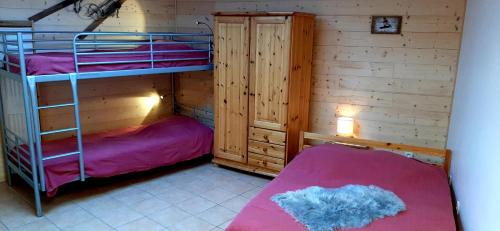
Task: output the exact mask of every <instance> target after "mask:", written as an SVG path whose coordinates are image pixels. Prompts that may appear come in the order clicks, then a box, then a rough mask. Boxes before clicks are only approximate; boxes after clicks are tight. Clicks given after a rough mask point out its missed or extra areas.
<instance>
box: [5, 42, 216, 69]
mask: <svg viewBox="0 0 500 231" xmlns="http://www.w3.org/2000/svg"><path fill="white" fill-rule="evenodd" d="M156 42H170V41H156ZM153 50H154V51H172V50H175V51H179V52H175V53H155V54H154V60H165V59H205V60H182V61H155V63H154V68H165V67H185V66H198V65H207V64H208V52H192V50H194V48H193V47H191V46H188V45H185V44H154V45H153ZM184 50H185V52H183V51H184ZM114 51H120V52H144V51H146V52H149V51H150V46H149V45H142V46H139V47H137V48H134V49H126V50H123V49H122V50H94V51H87V52H114ZM190 51H191V52H190ZM150 59H151V55H150V53H145V54H127V55H122V54H104V55H97V54H96V55H81V56H80V55H79V56H78V62H79V63H90V62H123V61H138V60H150ZM74 60H75V59H74V53H72V52H46V53H37V54H26V56H25V62H26V73H27V75H50V74H67V73H75V61H74ZM9 61H10V62H12V63H15V64H19V56H17V55H9ZM147 68H151V63H150V62H138V63H115V64H97V65H80V66H79V72H98V71H117V70H132V69H147ZM10 69H11V72H14V73H19V68H17V67H14V66H11V67H10Z"/></svg>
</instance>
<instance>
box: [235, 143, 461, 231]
mask: <svg viewBox="0 0 500 231" xmlns="http://www.w3.org/2000/svg"><path fill="white" fill-rule="evenodd" d="M346 184H362V185H376V186H380V187H382V188H384V189H387V190H390V191H393V192H394V193H396V194H397V195H398V196H399V197H400V198H401V199H402V200H403V201H404V202H405V203H406V207H407V210H406V211H404V212H402V213H400V214H398V215H397V216H395V217H386V218H383V219H379V220H376V221H374V222H373V223H371V224H369V225H368V226H366V227H364V228H361V229H352V230H367V231H368V230H370V231H375V230H377V231H393V230H394V231H399V230H405V231H408V230H410V231H412V230H414V231H433V230H436V231H449V230H451V231H454V230H456V229H455V223H454V217H453V210H452V203H451V196H450V190H449V186H448V182H447V176H446V173H445V171H444V170H443V169H441V168H439V167H436V166H432V165H429V164H425V163H421V162H418V161H416V160H412V159H407V158H405V157H402V156H399V155H394V154H392V153H389V152H385V151H367V150H358V149H352V148H348V147H345V146H341V145H334V144H325V145H319V146H316V147H313V148H309V149H306V150H304V151H303V152H302V153H301V154H300V155H299V156H297V157H296V158H295V159H294V160H293V161H292V162H291V163H290V164H289V165H288V166H287V167H286V168H285V169H284V170H283V171H282V172H281V174H280V175H279V176H278V177H277V178H275V179H274V180H273V181H272V182H271V183H269V185H268V186H266V187H265V188H264V190H263V191H262V192H261V193H260V194H259V195H257V196H256V197H255V198H254V199H253V200H252V201H251V202H250V203H248V204H247V205H246V206H245V207H244V208H243V210H242V211H241V212H240V213H239V214H238V215H237V217H236V218H235V219H234V221H233V222H232V223H231V224H230V225H229V227H228V228H227V229H226V230H230V231H266V230H269V231H271V230H272V231H278V230H284V231H295V230H307V229H306V228H305V226H303V225H302V224H300V223H297V222H295V220H294V219H293V218H292V217H291V216H290V215H288V214H287V213H286V212H284V211H283V210H282V209H281V208H280V207H279V206H278V205H276V204H275V203H274V202H272V201H271V200H270V198H271V196H273V195H275V194H276V193H283V192H286V191H290V190H297V189H303V188H306V187H308V186H313V185H317V186H322V187H341V186H343V185H346Z"/></svg>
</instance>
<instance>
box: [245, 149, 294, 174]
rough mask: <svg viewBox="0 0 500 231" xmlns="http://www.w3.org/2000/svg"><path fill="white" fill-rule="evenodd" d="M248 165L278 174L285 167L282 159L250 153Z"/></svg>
mask: <svg viewBox="0 0 500 231" xmlns="http://www.w3.org/2000/svg"><path fill="white" fill-rule="evenodd" d="M248 164H250V165H253V166H257V167H262V168H266V169H270V170H273V171H278V172H279V171H281V169H283V168H284V167H285V161H284V160H283V159H278V158H273V157H269V156H264V155H259V154H256V153H251V152H249V153H248Z"/></svg>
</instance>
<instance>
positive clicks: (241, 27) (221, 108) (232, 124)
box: [214, 17, 250, 163]
mask: <svg viewBox="0 0 500 231" xmlns="http://www.w3.org/2000/svg"><path fill="white" fill-rule="evenodd" d="M215 20H216V21H215V38H214V42H215V56H214V59H215V60H214V62H215V70H214V76H215V81H214V84H215V87H214V88H215V89H214V90H215V104H214V106H215V112H214V113H215V145H214V155H215V156H216V157H217V158H223V159H229V160H233V161H238V162H242V163H246V161H247V134H248V127H247V126H248V63H249V38H250V37H249V32H248V30H249V21H250V20H249V18H248V17H216V19H215Z"/></svg>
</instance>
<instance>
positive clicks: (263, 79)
mask: <svg viewBox="0 0 500 231" xmlns="http://www.w3.org/2000/svg"><path fill="white" fill-rule="evenodd" d="M291 20H292V17H286V16H276V17H253V18H252V19H251V29H250V30H251V31H252V33H251V38H250V43H251V44H250V98H249V120H250V121H249V124H250V126H255V127H259V128H266V129H272V130H279V131H285V130H286V123H287V104H288V82H289V60H290V58H289V56H290V36H291Z"/></svg>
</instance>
